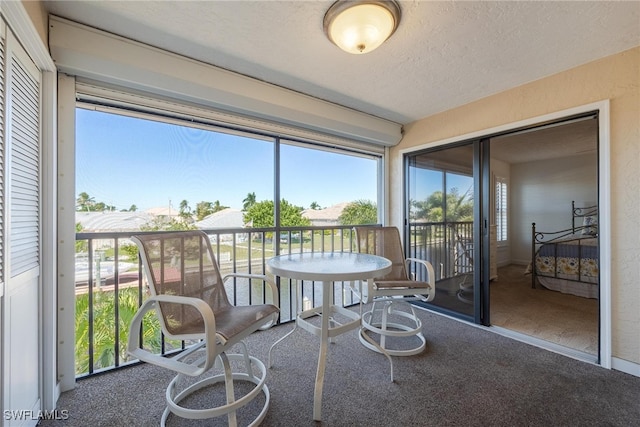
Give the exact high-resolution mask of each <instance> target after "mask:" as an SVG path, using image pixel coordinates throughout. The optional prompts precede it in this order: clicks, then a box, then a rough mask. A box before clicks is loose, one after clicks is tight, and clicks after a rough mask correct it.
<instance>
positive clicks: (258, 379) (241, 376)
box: [161, 347, 270, 427]
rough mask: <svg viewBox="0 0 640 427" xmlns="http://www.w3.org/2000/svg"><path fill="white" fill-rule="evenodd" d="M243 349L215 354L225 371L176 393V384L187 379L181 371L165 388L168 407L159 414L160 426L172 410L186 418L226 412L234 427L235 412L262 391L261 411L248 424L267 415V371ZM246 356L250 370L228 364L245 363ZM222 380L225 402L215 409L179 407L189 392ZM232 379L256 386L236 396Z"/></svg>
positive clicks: (164, 423)
mask: <svg viewBox="0 0 640 427" xmlns="http://www.w3.org/2000/svg"><path fill="white" fill-rule="evenodd" d="M244 349H245V351H243V352H242V353H243V354H226V353H222V354H220V355H218V360H217V361H216V362H217V363H216V364H217V365H218V367H219V366H220V365H222V366H223V367H224V372H223V373H219V374H214V375H212V376H209V377H207V378H204V379H202V380H199V381H197V382H195V383H194V384H191V385H189V386H188V387H186V388H184V389H183V390H182V391H180V392H179V393H176V391H177V390H176V388H177V384H178V383H179V382H181V381H182V380H183V379H186V378H188V376H186V375H184V374H178V375H177V376H176V377H175V378H174V379H173V380H172V381H171V382H170V383H169V386H168V387H167V391H166V399H167V408H166V409H165V411H164V413H163V414H162V420H161V426H163V427H164V426H165V425H166V421H167V418H168V416H169V414H171V413H173V414H174V415H176V416H178V417H181V418H187V419H206V418H216V417H221V416H224V415H226V416H227V419H228V423H229V426H230V427H231V426H237V416H236V412H237V410H239V409H240V408H242V407H243V406H245V405H247V404H249V403H250V402H251V401H252V400H253V399H255V398H256V397H257V396H258V394H260V393H264V396H265V402H264V406H263V408H262V410H261V412H260V413H259V414H258V416H257V417H256V418H255V419H254V420H253V422H252V423H251V424H250V425H251V426H257V425H259V424H260V423H261V422H262V420H264V417H265V416H266V414H267V410H268V408H269V404H270V394H269V389H268V388H267V385H266V383H265V381H266V376H267V370H266V367H265V365H264V363H262V362H261V361H260V360H259V359H257V358H255V357H253V356H248V353H247V352H246V347H244ZM247 356H248V357H249V369H248V371H247V372H233V371H232V369H231V368H232V367H231V363H230V362H231V361H234V362H240V363H242V362H246V358H247ZM202 362H203V359H201V360H199V361H196V362H195V363H202ZM253 369H257V370H258V372H259V375H255V374H254V372H253ZM223 381H224V382H225V385H224V387H225V394H226V404H225V405H221V406H218V407H214V408H207V409H192V408H186V407H184V406H180V402H181V401H182V400H184V399H185V398H187V397H188V396H189V395H191V394H193V393H194V392H196V391H198V390H201V389H203V388H205V387H208V386H211V385H214V384H217V383H222V382H223ZM234 381H249V382H252V383H253V384H255V387H254V388H253V389H251V391H249V392H248V393H246V394H245V395H243V396H241V397H240V398H238V399H236V397H235V393H234V385H233V382H234Z"/></svg>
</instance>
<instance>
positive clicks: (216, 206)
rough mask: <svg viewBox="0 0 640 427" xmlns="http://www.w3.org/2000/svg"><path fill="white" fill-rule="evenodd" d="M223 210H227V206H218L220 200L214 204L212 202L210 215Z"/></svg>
mask: <svg viewBox="0 0 640 427" xmlns="http://www.w3.org/2000/svg"><path fill="white" fill-rule="evenodd" d="M225 209H229V206H224V205H221V204H220V200H216V201H215V202H213V212H211V213H216V212H220V211H223V210H225Z"/></svg>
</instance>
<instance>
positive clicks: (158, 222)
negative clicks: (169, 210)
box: [140, 216, 197, 231]
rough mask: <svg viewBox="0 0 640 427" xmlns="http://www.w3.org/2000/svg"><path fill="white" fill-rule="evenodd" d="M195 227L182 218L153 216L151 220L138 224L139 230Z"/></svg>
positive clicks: (188, 228) (180, 229)
mask: <svg viewBox="0 0 640 427" xmlns="http://www.w3.org/2000/svg"><path fill="white" fill-rule="evenodd" d="M196 228H197V227H196V226H195V225H193V224H189V223H187V222H185V221H183V220H182V218H166V217H164V216H157V217H154V218H153V219H152V220H151V221H149V222H147V223H146V224H144V225H141V226H140V231H183V230H195V229H196Z"/></svg>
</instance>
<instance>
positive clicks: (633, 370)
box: [611, 357, 640, 377]
mask: <svg viewBox="0 0 640 427" xmlns="http://www.w3.org/2000/svg"><path fill="white" fill-rule="evenodd" d="M611 369H615V370H616V371H620V372H624V373H626V374H629V375H633V376H636V377H640V364H638V363H633V362H629V361H628V360H624V359H619V358H617V357H612V358H611Z"/></svg>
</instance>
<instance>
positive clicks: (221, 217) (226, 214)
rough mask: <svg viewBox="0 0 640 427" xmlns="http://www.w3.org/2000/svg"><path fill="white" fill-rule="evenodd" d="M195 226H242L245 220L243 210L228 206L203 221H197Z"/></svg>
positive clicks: (201, 227)
mask: <svg viewBox="0 0 640 427" xmlns="http://www.w3.org/2000/svg"><path fill="white" fill-rule="evenodd" d="M195 226H196V227H198V228H199V229H200V230H211V229H218V228H242V227H243V226H244V220H243V219H242V211H241V210H239V209H232V208H227V209H223V210H221V211H218V212H216V213H212V214H211V215H208V216H206V217H205V218H204V219H203V220H202V221H198V222H196V223H195Z"/></svg>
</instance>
